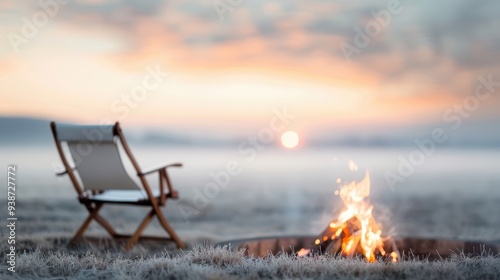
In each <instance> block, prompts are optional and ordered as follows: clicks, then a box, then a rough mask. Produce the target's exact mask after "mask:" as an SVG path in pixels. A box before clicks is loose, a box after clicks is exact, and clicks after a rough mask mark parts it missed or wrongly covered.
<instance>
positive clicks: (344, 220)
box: [330, 161, 397, 262]
mask: <svg viewBox="0 0 500 280" xmlns="http://www.w3.org/2000/svg"><path fill="white" fill-rule="evenodd" d="M349 165H350V167H351V170H357V166H356V165H355V164H354V163H353V162H352V161H351V162H350V164H349ZM336 194H337V195H339V196H340V198H341V199H342V202H343V203H344V208H343V210H342V212H341V213H340V214H339V217H338V218H337V220H336V221H334V222H332V223H331V224H330V228H332V229H337V231H336V232H335V235H336V236H339V235H340V234H341V233H342V232H343V233H344V236H343V238H342V247H341V248H342V251H341V253H342V255H344V256H348V257H352V256H353V255H354V254H355V253H357V252H359V253H361V254H363V256H364V257H365V258H366V260H368V261H369V262H374V261H375V260H376V259H375V256H376V253H379V254H381V255H385V254H386V252H385V250H384V242H383V241H384V240H383V239H382V237H381V234H382V231H381V230H380V228H379V226H378V224H377V223H376V222H375V219H374V218H373V216H372V210H373V205H371V204H370V203H369V201H367V198H368V197H369V195H370V174H369V173H368V172H366V175H365V177H364V178H363V180H361V182H359V183H357V182H354V181H353V182H351V183H349V184H346V185H344V186H342V187H341V188H340V190H339V191H337V192H336ZM349 223H351V224H352V223H355V225H354V226H350V224H349ZM351 231H352V232H351ZM332 237H333V236H332ZM390 256H391V257H392V260H393V261H397V253H395V252H392V253H391V255H390Z"/></svg>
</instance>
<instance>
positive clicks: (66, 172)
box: [56, 168, 76, 176]
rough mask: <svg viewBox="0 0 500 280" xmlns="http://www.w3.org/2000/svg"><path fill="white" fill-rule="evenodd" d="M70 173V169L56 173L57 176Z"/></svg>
mask: <svg viewBox="0 0 500 280" xmlns="http://www.w3.org/2000/svg"><path fill="white" fill-rule="evenodd" d="M71 170H76V168H71ZM66 174H68V170H64V171H62V172H58V173H56V176H62V175H66Z"/></svg>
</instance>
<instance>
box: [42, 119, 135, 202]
mask: <svg viewBox="0 0 500 280" xmlns="http://www.w3.org/2000/svg"><path fill="white" fill-rule="evenodd" d="M51 127H52V132H53V134H54V139H55V141H56V145H57V148H58V151H59V154H60V156H61V159H62V161H63V164H64V166H65V167H66V170H67V172H68V174H69V175H70V178H71V180H72V181H73V184H74V185H75V188H76V189H77V192H79V193H82V192H84V191H85V190H111V189H113V190H137V189H140V188H139V186H138V185H137V184H136V183H135V182H134V181H133V180H132V179H131V178H130V176H129V175H128V173H127V171H126V170H125V167H124V165H123V162H122V158H121V156H120V152H119V150H118V146H117V144H118V143H117V142H118V141H119V140H121V139H120V137H118V134H117V130H118V129H119V125H118V123H116V124H115V125H70V124H58V125H56V124H55V123H54V122H52V123H51ZM64 142H65V143H67V145H68V148H69V153H70V154H71V157H72V159H73V162H74V164H75V167H74V168H75V170H76V171H77V174H78V176H79V178H80V180H81V183H82V185H83V188H82V187H81V186H80V184H79V182H78V180H77V179H76V176H75V173H74V172H73V169H72V167H71V166H70V164H69V161H68V159H67V158H66V153H65V152H64V149H63V147H62V143H64ZM122 144H123V143H122ZM129 156H131V155H129ZM131 160H133V158H131ZM133 161H134V160H133ZM134 167H136V169H138V166H137V165H136V163H135V162H134Z"/></svg>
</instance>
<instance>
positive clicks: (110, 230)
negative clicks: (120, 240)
mask: <svg viewBox="0 0 500 280" xmlns="http://www.w3.org/2000/svg"><path fill="white" fill-rule="evenodd" d="M94 219H95V220H96V221H97V222H98V223H99V224H100V225H101V226H102V227H103V228H104V229H105V230H106V231H107V232H108V233H109V235H111V236H112V237H116V236H117V235H118V233H117V232H116V231H115V230H114V229H113V227H111V225H110V224H109V223H108V221H106V220H105V219H104V218H103V217H102V216H101V215H96V216H95V218H94Z"/></svg>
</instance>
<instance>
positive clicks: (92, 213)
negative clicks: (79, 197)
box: [68, 204, 102, 245]
mask: <svg viewBox="0 0 500 280" xmlns="http://www.w3.org/2000/svg"><path fill="white" fill-rule="evenodd" d="M85 206H86V207H87V209H88V210H89V216H88V217H87V219H85V221H84V222H83V224H82V225H81V226H80V228H79V229H78V231H77V232H76V233H75V235H74V236H73V238H71V240H70V241H69V243H68V245H71V244H73V243H75V241H76V240H77V239H78V238H80V237H81V236H82V235H83V233H84V232H85V230H86V229H87V227H88V226H89V224H90V222H92V220H93V219H94V218H95V217H96V216H97V213H98V212H99V210H101V207H102V204H97V205H96V206H95V207H94V208H92V206H90V205H88V204H86V205H85Z"/></svg>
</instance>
